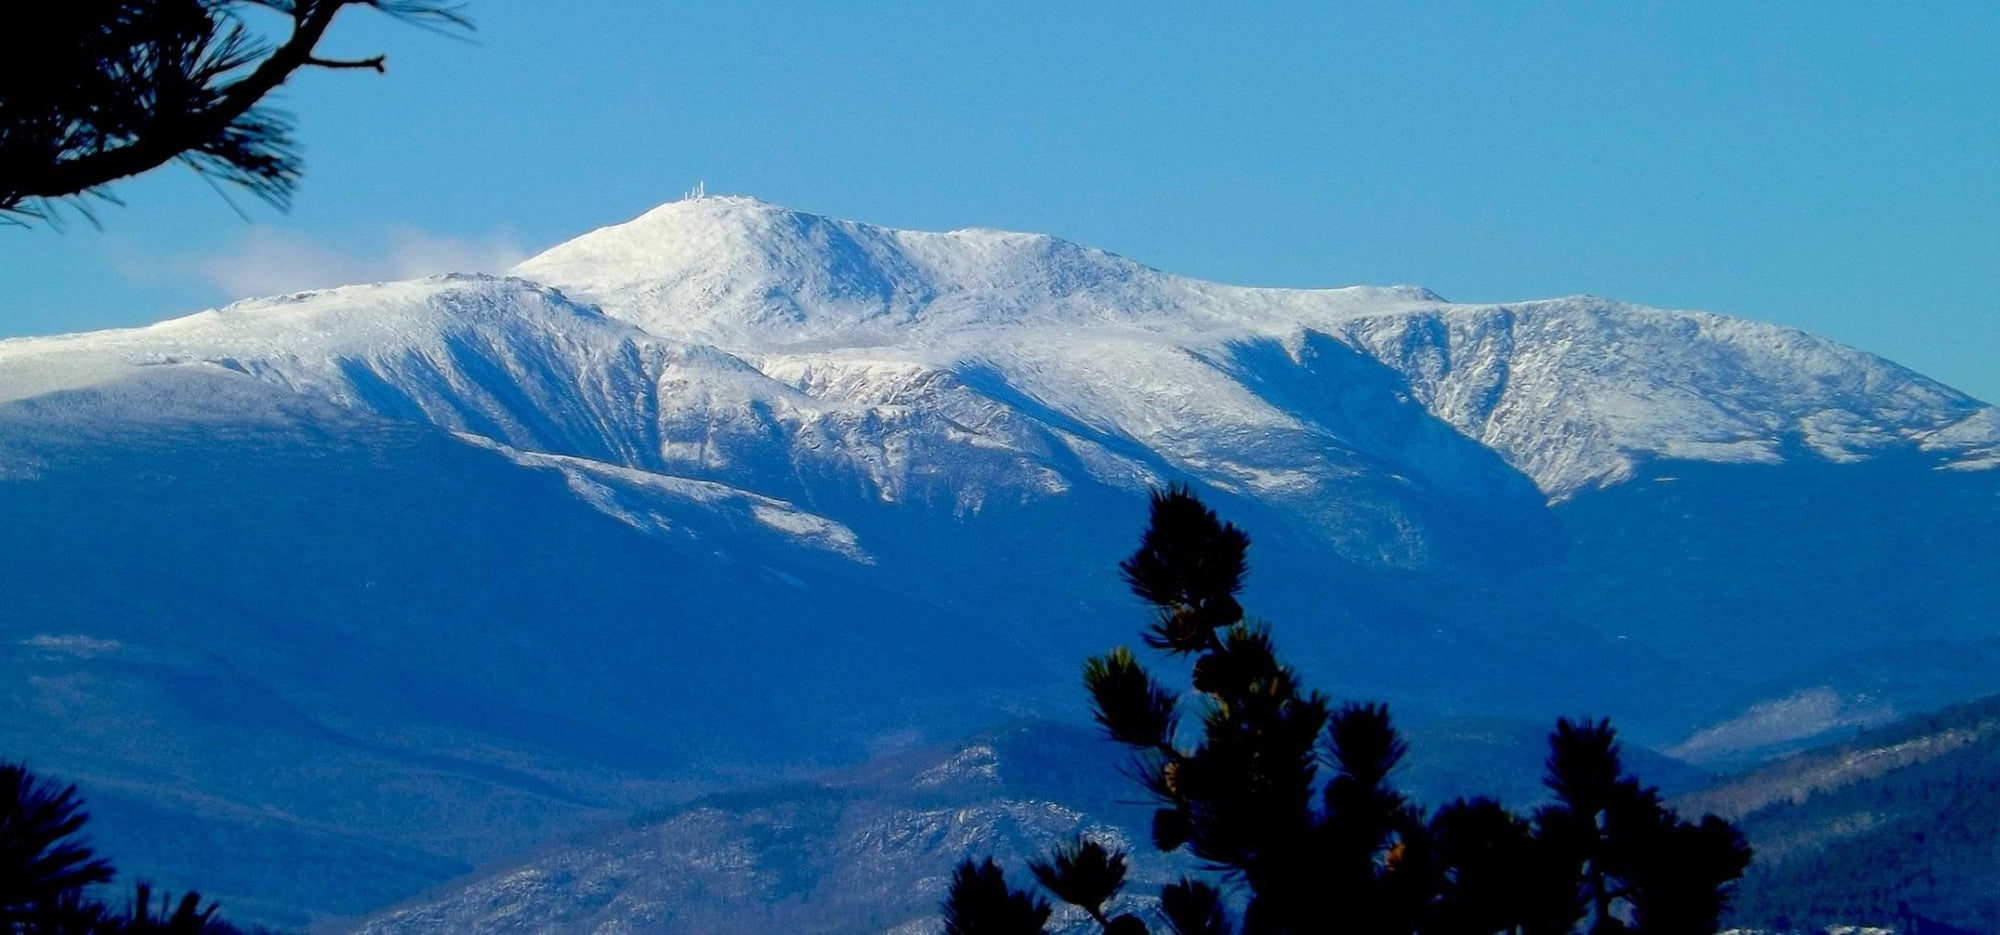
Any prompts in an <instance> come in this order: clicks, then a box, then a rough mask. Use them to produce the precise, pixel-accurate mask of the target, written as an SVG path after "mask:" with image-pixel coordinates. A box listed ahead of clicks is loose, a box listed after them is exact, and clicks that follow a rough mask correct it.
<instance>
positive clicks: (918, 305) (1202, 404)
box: [515, 198, 2000, 497]
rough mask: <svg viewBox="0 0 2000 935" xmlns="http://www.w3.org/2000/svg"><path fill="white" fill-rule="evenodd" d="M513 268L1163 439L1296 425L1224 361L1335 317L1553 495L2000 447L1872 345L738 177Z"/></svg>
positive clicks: (1977, 460)
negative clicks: (865, 220)
mask: <svg viewBox="0 0 2000 935" xmlns="http://www.w3.org/2000/svg"><path fill="white" fill-rule="evenodd" d="M515 272H516V273H518V274H520V275H522V276H526V277H528V278H531V279H535V280H537V281H541V282H545V283H549V284H551V285H555V286H558V287H560V288H562V289H564V290H565V291H566V292H568V293H570V294H572V295H574V296H577V297H579V298H583V299H587V300H589V301H592V302H596V303H599V304H600V305H601V306H602V307H603V308H604V309H605V311H606V312H607V313H608V314H610V315H612V316H614V317H618V318H621V319H624V320H626V321H630V322H632V323H634V324H636V325H638V326H639V327H641V328H644V329H646V330H647V331H649V332H651V333H654V334H659V335H662V336H667V337H674V338H682V339H686V340H695V341H701V342H705V343H712V344H715V345H717V346H719V347H723V348H726V349H728V350H730V351H732V352H736V353H739V354H744V355H746V356H751V357H756V356H762V355H768V356H771V357H774V358H776V359H777V360H779V361H783V362H785V363H791V366H793V367H796V366H798V365H797V364H796V363H792V361H794V360H796V359H798V358H816V357H828V356H845V357H850V358H852V357H862V358H864V359H865V358H870V357H878V358H886V359H889V360H895V361H902V362H907V363H908V364H910V365H911V366H924V365H928V366H931V367H938V368H945V369H950V368H953V367H958V366H964V365H965V364H966V363H968V362H978V363H982V364H987V365H990V366H994V367H996V368H997V369H999V370H1000V371H1001V372H1002V373H1003V375H1006V376H1008V377H1015V376H1016V375H1017V374H1019V376H1021V377H1022V378H1024V379H1026V380H1032V381H1033V384H1034V388H1035V389H1036V390H1038V391H1040V393H1039V394H1038V395H1039V397H1040V398H1042V399H1045V400H1046V401H1048V402H1050V403H1051V405H1052V406H1053V407H1055V408H1057V409H1058V410H1059V411H1062V412H1064V413H1065V414H1067V415H1070V416H1072V417H1074V418H1077V419H1079V420H1080V421H1084V422H1085V423H1086V424H1099V425H1106V426H1107V427H1112V428H1114V430H1116V431H1121V432H1123V433H1125V434H1127V435H1130V436H1134V437H1136V438H1138V439H1140V440H1142V441H1154V440H1158V441H1161V442H1165V443H1171V441H1172V440H1173V437H1174V436H1175V435H1177V434H1187V430H1186V428H1185V427H1184V426H1179V425H1177V424H1176V423H1175V421H1174V416H1175V415H1176V414H1179V413H1185V412H1188V411H1198V412H1199V413H1200V416H1199V419H1200V421H1201V422H1203V423H1204V424H1205V425H1207V426H1210V427H1214V428H1221V427H1222V426H1237V427H1241V428H1243V429H1246V430H1248V431H1251V432H1258V431H1264V430H1273V429H1275V430H1282V429H1285V428H1290V427H1292V425H1293V423H1294V421H1295V420H1296V416H1297V415H1298V413H1297V412H1296V411H1292V410H1290V409H1289V408H1288V407H1284V406H1282V405H1272V402H1273V401H1271V400H1268V399H1261V398H1257V397H1256V395H1255V393H1254V389H1253V391H1252V393H1251V394H1249V395H1246V394H1245V393H1244V392H1243V389H1242V384H1243V383H1245V382H1249V381H1245V380H1244V379H1242V378H1243V377H1244V376H1245V375H1244V374H1242V373H1241V368H1240V366H1239V365H1237V358H1239V357H1240V356H1242V354H1241V349H1242V348H1243V347H1245V346H1257V345H1259V344H1262V343H1266V342H1268V343H1273V344H1276V345H1278V346H1280V347H1282V348H1284V349H1285V351H1286V352H1287V354H1288V355H1289V356H1290V357H1292V358H1293V360H1294V362H1295V363H1297V362H1300V359H1301V358H1302V357H1304V356H1305V354H1306V352H1307V347H1308V345H1309V343H1310V336H1311V335H1314V334H1319V335H1327V336H1332V337H1334V338H1336V339H1337V340H1339V341H1340V342H1342V343H1344V344H1346V345H1348V346H1349V347H1352V348H1354V349H1355V350H1358V351H1360V352H1361V353H1362V354H1364V355H1365V356H1366V357H1367V358H1368V359H1369V360H1370V361H1372V362H1375V363H1379V364H1381V365H1383V366H1386V367H1388V368H1390V369H1391V370H1392V371H1393V372H1394V373H1395V374H1396V376H1397V377H1398V378H1399V379H1400V380H1401V381H1403V382H1405V383H1406V384H1407V392H1408V393H1409V395H1410V396H1411V397H1412V398H1414V399H1415V400H1417V401H1418V402H1419V403H1421V404H1422V406H1423V407H1424V408H1425V409H1426V410H1427V411H1428V412H1429V413H1430V414H1432V415H1433V416H1435V417H1437V418H1438V419H1440V420H1442V421H1444V422H1445V423H1448V424H1449V425H1451V426H1452V427H1453V428H1455V429H1457V430H1458V431H1459V432H1461V433H1463V434H1465V435H1466V436H1468V437H1470V438H1473V439H1476V440H1478V441H1479V442H1480V443H1481V444H1483V445H1485V446H1486V447H1488V448H1491V449H1492V450H1494V451H1497V452H1499V453H1501V454H1502V455H1503V456H1505V457H1506V459H1507V460H1508V462H1509V463H1510V464H1511V465H1513V466H1514V467H1515V468H1517V469H1519V470H1520V471H1522V472H1523V473H1525V474H1527V475H1528V476H1529V477H1530V478H1532V479H1533V480H1534V481H1535V483H1536V484H1537V485H1538V486H1539V487H1540V488H1541V489H1542V490H1543V491H1544V492H1545V493H1547V494H1549V495H1550V496H1555V497H1562V496H1566V495H1568V494H1570V493H1573V492H1574V491H1576V490H1578V489H1580V488H1582V487H1585V486H1588V485H1592V484H1603V483H1608V482H1615V481H1617V480H1620V479H1623V478H1625V477H1628V476H1629V475H1630V473H1631V469H1632V467H1633V465H1634V464H1635V463H1639V462H1643V461H1646V460H1651V459H1658V458H1687V459H1693V460H1713V461H1754V462H1772V461H1776V460H1779V459H1781V458H1783V457H1784V455H1785V453H1786V452H1787V451H1788V450H1791V449H1801V450H1804V451H1809V452H1811V453H1812V454H1815V455H1818V456H1820V457H1826V458H1832V459H1845V458H1853V457H1859V456H1864V455H1865V454H1866V453H1868V452H1871V451H1876V450H1880V449H1882V448H1884V447H1888V446H1893V445H1896V444H1905V443H1915V444H1918V445H1922V446H1924V447H1926V448H1928V449H1932V450H1936V451H1938V452H1939V453H1940V454H1941V456H1942V457H1943V458H1944V459H1945V461H1946V462H1947V463H1950V464H1955V465H1959V466H1967V467H1970V466H1990V465H1992V464H1994V463H1995V462H1996V459H2000V420H1996V417H1995V414H1994V410H1992V409H1991V408H1990V407H1987V406H1984V405H1982V404H1980V403H1979V402H1977V401H1975V400H1972V399H1970V398H1967V397H1965V396H1964V395H1962V394H1959V393H1955V392H1953V391H1951V390H1950V389H1948V388H1946V387H1943V386H1941V385H1939V384H1936V383H1934V382H1932V381H1929V380H1925V379H1923V378H1922V377H1920V376H1918V375H1916V374H1914V373H1911V372H1910V371H1908V370H1905V369H1903V368H1901V367H1897V366H1896V365H1894V364H1891V363H1889V362H1887V361H1884V360H1882V359H1880V358H1877V357H1874V356H1872V355H1869V354H1865V353H1862V352H1858V351H1855V350H1852V349H1849V348H1844V347H1841V346H1839V345H1836V344H1833V343H1832V342H1829V341H1826V340H1823V339H1820V338H1816V337H1813V336H1811V335H1808V334H1805V333H1803V332H1799V331H1796V330H1792V329H1787V328H1780V327H1777V326H1773V325H1764V324H1759V323H1756V322H1749V321H1743V320H1740V319H1729V318H1724V317H1720V316H1715V315H1708V314H1701V313H1688V312H1666V311H1660V310H1656V309H1646V308H1640V307H1636V306H1631V305H1628V304H1624V303H1619V302H1614V301H1608V300H1601V299H1595V298H1591V297H1587V296H1585V297H1572V298H1567V299H1556V300H1550V301H1543V302H1527V303H1519V304H1515V305H1493V306H1489V305H1473V306H1466V305H1453V304H1450V303H1447V302H1444V301H1443V300H1441V299H1439V298H1438V297H1437V296H1435V295H1433V294H1431V293H1429V292H1428V291H1426V290H1422V289H1415V288H1409V287H1394V288H1366V287H1361V288H1347V289H1326V290H1280V289H1252V288H1243V287H1234V286H1224V285H1218V284H1214V283H1206V282H1199V281H1195V280H1189V279H1185V278H1182V277H1177V276H1173V275H1170V274H1167V273H1162V272H1160V271H1157V270H1153V269H1149V268H1147V267H1144V266H1140V265H1138V264H1136V263H1133V262H1132V261H1130V260H1126V259H1124V258H1122V257H1117V256H1113V255H1111V254H1107V253H1104V252H1101V251H1097V250H1092V249H1089V248H1086V247H1080V246H1077V245H1075V244H1070V243H1066V242H1064V241H1061V240H1056V239H1054V238H1051V237H1047V236H1042V235H1033V234H1010V233H1001V232H996V231H986V230H969V231H954V232H951V233H927V232H912V231H896V230H886V229H883V228H876V227H870V226H868V225H863V224H856V223H852V222H847V221H835V220H830V219H827V218H821V217H815V216H812V215H806V214H800V213H798V212H794V211H788V210H785V209H783V208H779V207H776V206H773V205H768V204H764V203H761V202H758V201H755V200H753V199H742V198H717V199H702V200H696V201H683V202H676V203H671V204H667V205H663V206H661V207H660V208H657V209H655V210H653V211H651V212H649V213H647V214H645V215H643V216H641V217H639V218H637V219H635V220H633V221H630V222H628V223H626V224H621V225H616V226H613V227H608V228H604V229H601V230H598V231H594V232H592V233H590V234H586V235H584V236H582V237H579V238H577V239H575V240H572V241H570V242H568V243H565V244H562V245H560V246H557V247H555V248H553V249H551V250H549V251H547V252H545V253H543V254H541V255H540V256H537V257H534V258H532V259H529V260H527V261H526V262H524V263H522V264H521V265H520V266H519V267H517V268H516V270H515ZM838 350H845V351H846V354H844V355H836V354H835V352H836V351H838ZM783 365H784V364H780V366H783ZM1250 376H1251V377H1252V379H1255V378H1256V377H1257V376H1260V375H1257V374H1253V375H1250ZM1106 387H1115V388H1116V389H1117V391H1118V392H1117V393H1115V394H1109V393H1103V392H1101V390H1102V389H1103V388H1106ZM1106 397H1108V398H1106ZM1218 420H1219V421H1220V422H1221V425H1217V421H1218ZM1177 428H1178V429H1181V431H1179V432H1176V429H1177ZM1188 460H1196V461H1200V460H1221V459H1210V458H1202V457H1201V456H1199V455H1196V454H1194V453H1188ZM1245 467H1246V470H1245V471H1244V472H1242V473H1243V475H1244V479H1245V480H1251V479H1252V478H1254V477H1255V474H1254V473H1253V471H1252V470H1250V469H1247V468H1248V466H1245ZM1253 482H1254V481H1253Z"/></svg>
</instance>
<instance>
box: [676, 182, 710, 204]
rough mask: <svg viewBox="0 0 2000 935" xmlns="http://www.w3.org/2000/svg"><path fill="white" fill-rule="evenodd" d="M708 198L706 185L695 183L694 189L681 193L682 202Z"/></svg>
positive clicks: (704, 183) (705, 183)
mask: <svg viewBox="0 0 2000 935" xmlns="http://www.w3.org/2000/svg"><path fill="white" fill-rule="evenodd" d="M707 197H708V183H707V182H702V181H696V182H695V183H694V187H693V188H690V189H688V190H687V191H684V192H681V200H682V201H700V200H702V199H703V198H707Z"/></svg>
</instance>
